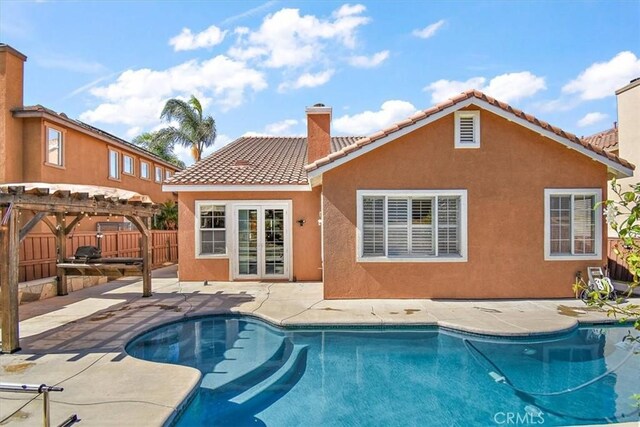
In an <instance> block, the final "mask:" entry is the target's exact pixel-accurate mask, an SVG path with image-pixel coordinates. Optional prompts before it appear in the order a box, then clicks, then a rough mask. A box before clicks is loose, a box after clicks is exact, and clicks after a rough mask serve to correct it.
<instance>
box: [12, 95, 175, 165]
mask: <svg viewBox="0 0 640 427" xmlns="http://www.w3.org/2000/svg"><path fill="white" fill-rule="evenodd" d="M12 112H14V113H29V112H36V113H46V114H50V115H53V116H56V117H59V118H60V119H62V120H64V121H66V122H69V123H72V124H74V125H76V126H79V127H81V128H83V129H85V130H87V131H88V132H91V133H95V134H97V135H100V136H103V137H106V138H108V139H112V140H114V141H115V142H117V143H120V144H123V145H125V146H126V147H128V148H130V149H131V150H133V151H137V152H138V153H140V154H143V155H145V156H147V157H149V158H151V159H154V160H156V161H157V162H159V163H162V164H165V165H171V167H172V168H175V170H176V171H179V170H180V167H179V166H176V165H174V164H173V163H170V162H168V161H166V160H164V159H163V158H161V157H158V156H157V155H155V154H154V153H152V152H151V151H148V150H145V149H144V148H142V147H140V146H138V145H136V144H133V143H131V142H129V141H126V140H124V139H122V138H119V137H117V136H115V135H113V134H111V133H109V132H106V131H104V130H102V129H98V128H97V127H95V126H91V125H90V124H88V123H85V122H81V121H80V120H76V119H72V118H70V117H69V116H67V115H66V114H65V113H58V112H56V111H54V110H52V109H50V108H47V107H44V106H42V105H40V104H38V105H25V106H24V107H22V108H16V109H14V110H12Z"/></svg>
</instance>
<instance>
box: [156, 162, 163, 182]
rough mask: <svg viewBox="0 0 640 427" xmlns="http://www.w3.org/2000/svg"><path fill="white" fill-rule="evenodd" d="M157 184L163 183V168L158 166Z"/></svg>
mask: <svg viewBox="0 0 640 427" xmlns="http://www.w3.org/2000/svg"><path fill="white" fill-rule="evenodd" d="M155 176H156V182H162V168H161V167H160V166H156V175H155Z"/></svg>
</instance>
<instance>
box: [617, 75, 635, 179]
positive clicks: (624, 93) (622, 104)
mask: <svg viewBox="0 0 640 427" xmlns="http://www.w3.org/2000/svg"><path fill="white" fill-rule="evenodd" d="M616 98H617V104H618V150H619V151H618V152H619V153H620V157H622V158H623V159H626V160H629V161H630V162H631V163H634V164H635V165H636V172H635V175H636V176H637V174H638V169H637V168H638V167H639V166H640V121H639V120H638V117H640V77H638V78H636V79H633V80H631V82H629V84H628V85H626V86H625V87H623V88H621V89H618V90H617V91H616Z"/></svg>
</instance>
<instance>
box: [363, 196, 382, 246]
mask: <svg viewBox="0 0 640 427" xmlns="http://www.w3.org/2000/svg"><path fill="white" fill-rule="evenodd" d="M362 208H363V221H362V224H363V228H362V248H363V253H364V255H365V256H383V255H384V197H365V198H364V200H363V203H362Z"/></svg>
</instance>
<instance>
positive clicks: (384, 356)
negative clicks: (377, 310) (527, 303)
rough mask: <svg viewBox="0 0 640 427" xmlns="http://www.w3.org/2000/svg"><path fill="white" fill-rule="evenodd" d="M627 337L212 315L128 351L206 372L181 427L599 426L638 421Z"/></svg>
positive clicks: (622, 331)
mask: <svg viewBox="0 0 640 427" xmlns="http://www.w3.org/2000/svg"><path fill="white" fill-rule="evenodd" d="M630 329H631V327H588V328H580V329H577V330H574V331H572V332H570V333H566V334H562V335H557V336H552V337H546V338H544V339H538V340H532V339H527V340H525V339H501V338H492V337H481V336H474V335H466V334H460V333H455V332H451V331H446V330H442V329H440V330H438V329H432V330H429V329H426V330H398V329H395V330H364V329H360V330H357V329H344V330H338V329H326V330H312V331H303V330H281V329H277V328H273V327H271V326H269V325H267V324H265V323H264V322H261V321H259V320H254V319H250V318H246V317H230V316H210V317H202V318H196V319H190V320H185V321H181V322H177V323H173V324H169V325H166V326H163V327H161V328H158V329H155V330H153V331H151V332H148V333H147V334H144V335H142V336H140V337H138V338H136V339H135V340H133V341H132V342H131V343H130V344H129V345H128V346H127V352H129V354H131V355H132V356H134V357H138V358H141V359H146V360H151V361H155V362H164V363H174V364H180V365H186V366H192V367H195V368H198V369H199V370H200V371H201V372H202V374H203V378H202V382H201V384H200V387H199V388H198V390H197V392H196V394H195V397H194V398H193V400H192V401H191V402H190V404H189V405H188V407H187V408H186V410H185V411H184V413H183V414H182V415H181V416H180V417H179V419H178V420H177V422H176V424H177V425H178V426H194V425H234V426H242V425H251V426H256V425H257V426H259V425H268V426H298V425H306V426H316V425H317V426H356V425H357V426H361V425H384V426H407V425H415V426H424V425H429V426H467V425H531V424H539V425H540V424H541V425H545V426H548V425H568V424H569V425H576V424H598V423H607V422H628V421H638V420H639V419H640V417H639V415H638V411H637V409H635V408H634V407H633V400H632V399H631V398H630V397H631V395H632V394H633V393H640V355H637V354H636V355H633V354H632V352H631V348H630V347H629V346H628V345H627V344H626V343H623V342H622V340H623V337H624V336H625V335H626V334H627V333H628V332H629V330H630ZM611 370H613V372H610V373H608V374H607V372H609V371H611ZM603 374H606V375H603ZM599 377H601V378H600V379H598V378H599ZM594 379H597V380H596V381H593V380H594ZM590 381H592V382H591V383H590V384H588V385H587V386H585V387H581V388H579V386H580V385H582V384H585V383H589V382H590ZM576 388H579V389H577V390H574V389H576ZM567 390H574V391H567ZM545 394H551V395H545Z"/></svg>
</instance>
